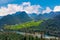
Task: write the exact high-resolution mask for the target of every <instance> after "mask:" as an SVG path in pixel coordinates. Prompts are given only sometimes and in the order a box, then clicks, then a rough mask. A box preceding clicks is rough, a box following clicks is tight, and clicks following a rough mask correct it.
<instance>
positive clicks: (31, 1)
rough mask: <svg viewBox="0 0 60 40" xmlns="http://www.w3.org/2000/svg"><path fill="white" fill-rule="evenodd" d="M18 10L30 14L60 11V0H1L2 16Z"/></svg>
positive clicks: (0, 12) (0, 9) (0, 11)
mask: <svg viewBox="0 0 60 40" xmlns="http://www.w3.org/2000/svg"><path fill="white" fill-rule="evenodd" d="M17 11H25V12H26V13H28V14H31V13H37V14H38V13H49V12H51V11H54V12H56V11H60V0H0V16H4V15H7V14H13V13H15V12H17Z"/></svg>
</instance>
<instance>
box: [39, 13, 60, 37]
mask: <svg viewBox="0 0 60 40" xmlns="http://www.w3.org/2000/svg"><path fill="white" fill-rule="evenodd" d="M40 27H42V28H44V31H46V33H47V34H48V35H53V36H59V37H60V14H59V15H57V16H55V17H53V18H50V19H48V20H46V21H45V22H43V23H42V24H41V25H40Z"/></svg>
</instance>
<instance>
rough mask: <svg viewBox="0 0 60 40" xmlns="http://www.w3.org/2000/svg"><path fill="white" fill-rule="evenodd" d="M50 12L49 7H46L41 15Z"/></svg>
mask: <svg viewBox="0 0 60 40" xmlns="http://www.w3.org/2000/svg"><path fill="white" fill-rule="evenodd" d="M51 11H52V10H51V9H50V7H46V10H43V12H42V13H43V14H44V13H50V12H51Z"/></svg>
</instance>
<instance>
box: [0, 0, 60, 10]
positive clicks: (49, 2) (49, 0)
mask: <svg viewBox="0 0 60 40" xmlns="http://www.w3.org/2000/svg"><path fill="white" fill-rule="evenodd" d="M22 2H31V4H39V5H41V6H42V7H44V8H45V7H47V6H49V7H50V8H52V9H53V8H54V7H55V6H58V5H60V0H2V1H0V6H6V5H7V4H21V3H22Z"/></svg>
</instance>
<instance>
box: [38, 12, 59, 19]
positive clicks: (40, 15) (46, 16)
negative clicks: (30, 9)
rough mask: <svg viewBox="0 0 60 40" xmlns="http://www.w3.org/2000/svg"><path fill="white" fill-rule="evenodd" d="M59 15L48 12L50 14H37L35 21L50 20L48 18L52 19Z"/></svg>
mask: <svg viewBox="0 0 60 40" xmlns="http://www.w3.org/2000/svg"><path fill="white" fill-rule="evenodd" d="M59 14H60V12H50V13H44V14H39V15H38V16H37V20H45V19H50V18H53V17H55V16H57V15H59Z"/></svg>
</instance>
